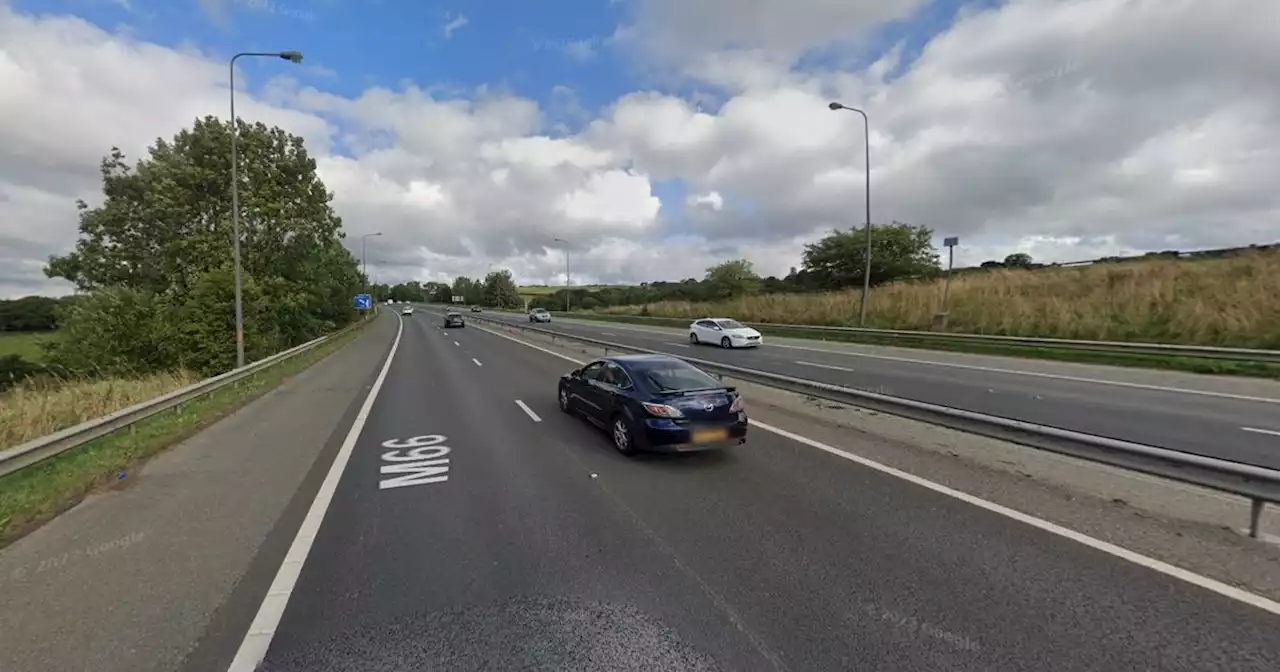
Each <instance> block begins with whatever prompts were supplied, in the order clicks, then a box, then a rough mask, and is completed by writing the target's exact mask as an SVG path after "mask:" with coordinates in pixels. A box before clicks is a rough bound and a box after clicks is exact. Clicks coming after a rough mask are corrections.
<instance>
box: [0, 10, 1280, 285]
mask: <svg viewBox="0 0 1280 672" xmlns="http://www.w3.org/2000/svg"><path fill="white" fill-rule="evenodd" d="M694 4H697V6H696V7H695V6H694ZM719 4H721V0H715V1H713V2H710V3H692V4H691V3H687V2H680V3H677V2H675V0H637V1H636V10H635V15H634V17H633V19H632V20H631V21H630V23H629V25H628V27H626V28H625V29H624V30H622V31H620V32H619V36H618V37H619V40H621V41H623V42H627V43H628V44H631V45H633V46H636V47H639V48H642V53H649V54H650V56H653V55H654V54H653V52H652V50H653V49H654V48H656V47H657V46H658V45H666V46H668V47H670V49H668V50H667V51H666V52H664V54H665V56H664V58H666V59H667V60H666V61H653V63H655V64H657V65H660V66H662V67H667V66H675V67H677V68H678V69H679V70H680V72H681V73H682V74H683V76H685V77H689V78H693V80H694V81H693V86H691V87H687V88H686V89H682V90H690V91H698V94H697V95H696V97H695V96H694V94H690V97H689V98H688V99H681V98H679V97H675V96H672V95H667V94H664V93H661V92H658V91H644V92H635V93H631V94H628V95H625V96H622V97H621V98H619V99H618V100H616V101H615V102H614V103H613V104H612V105H610V106H609V107H608V108H607V109H606V110H605V111H604V112H603V113H602V115H601V116H599V117H598V118H595V119H594V120H593V119H591V116H592V115H591V113H589V112H588V111H587V110H585V109H583V108H582V106H581V105H579V104H578V102H577V100H578V99H577V96H576V95H575V93H574V92H573V90H572V89H570V88H568V87H567V86H561V87H557V89H556V90H555V91H554V92H547V93H548V94H549V102H548V104H547V105H546V106H539V105H538V104H536V103H534V102H533V101H531V100H528V99H525V98H520V97H516V96H512V95H510V94H507V93H504V92H501V91H495V90H490V89H484V88H481V89H478V90H475V91H470V92H465V94H466V95H463V96H458V95H453V94H452V93H450V95H445V94H442V93H441V92H438V91H433V90H428V89H423V88H420V87H418V86H414V85H407V86H400V87H397V88H396V89H394V90H392V89H386V88H371V89H368V90H365V91H364V92H363V93H361V94H360V95H359V96H357V97H354V98H351V97H344V96H341V95H337V94H334V93H330V92H326V91H324V90H322V89H318V88H316V87H314V86H305V85H302V84H299V83H298V82H296V81H294V80H293V79H290V77H291V73H293V72H295V71H294V70H291V69H290V66H289V65H288V64H283V65H281V66H279V67H280V73H279V74H280V77H279V78H278V79H277V80H275V81H273V82H271V83H270V86H267V87H263V86H262V84H263V82H260V81H257V80H256V78H251V77H249V76H248V75H247V74H246V73H243V72H242V73H241V74H240V75H239V76H238V77H237V83H238V85H242V86H243V84H244V82H245V81H246V80H249V81H248V84H249V85H250V88H249V89H244V90H242V91H241V92H240V93H239V94H238V96H237V112H238V113H239V114H240V115H241V116H243V117H245V118H249V119H258V120H262V121H264V122H266V123H269V124H279V125H281V126H284V127H286V128H288V129H290V130H291V131H293V132H295V133H299V134H301V135H303V136H304V137H305V138H306V139H307V142H308V146H309V148H310V149H311V151H312V153H313V154H314V155H315V156H316V158H317V164H318V167H319V170H320V173H321V175H322V177H323V178H324V180H325V182H326V184H327V185H328V186H329V187H330V188H331V189H333V190H334V191H335V193H336V199H335V207H336V208H337V209H338V211H339V213H340V214H341V215H342V216H343V217H344V220H345V223H346V227H347V229H348V234H349V239H350V240H351V241H352V243H351V244H352V245H353V249H356V251H357V252H359V247H358V245H359V242H358V241H359V236H360V235H361V234H364V233H371V232H374V231H381V232H382V233H383V234H384V235H383V236H380V237H377V238H369V239H368V246H369V261H370V266H371V270H372V271H374V272H376V273H378V274H379V277H380V278H382V279H384V280H386V279H392V280H404V279H409V278H413V277H416V278H420V279H446V278H449V277H452V276H453V275H456V274H461V273H465V274H469V275H472V276H476V275H482V274H483V273H484V272H485V271H486V270H488V269H489V268H490V267H491V265H492V267H507V268H511V269H512V270H513V272H514V273H515V275H516V276H517V278H519V279H522V280H527V281H530V282H544V281H552V282H557V281H562V280H563V275H564V255H563V249H562V248H561V245H562V244H561V243H557V242H555V239H556V238H562V239H565V240H569V241H571V242H570V243H569V245H568V247H569V248H570V249H569V253H570V257H571V262H572V271H573V276H574V279H575V282H592V281H604V282H613V281H643V280H655V279H679V278H683V277H689V276H694V277H697V276H701V274H702V273H703V272H704V270H705V269H706V268H707V267H708V266H710V265H712V264H714V263H716V262H717V261H723V260H725V259H730V258H736V257H742V256H745V257H746V258H748V259H751V260H752V261H754V262H755V263H756V264H757V266H758V267H759V268H760V270H761V271H763V272H766V273H786V272H787V270H788V268H789V267H791V266H797V265H799V255H800V252H801V250H802V248H803V245H804V243H805V242H807V241H811V240H813V239H814V238H815V237H817V236H820V235H822V233H823V232H824V231H827V230H829V229H830V228H832V227H848V226H851V225H858V224H860V223H861V222H862V220H863V214H862V213H863V204H864V201H863V183H864V179H865V173H864V171H863V166H862V155H863V148H864V145H863V128H862V120H861V118H860V117H858V116H857V115H854V114H850V113H847V112H831V111H829V110H827V109H826V103H827V102H828V101H830V100H833V99H834V100H840V101H842V102H845V103H848V104H850V105H856V106H859V107H861V108H862V109H865V110H866V112H867V114H868V115H869V117H870V120H871V123H870V130H871V142H870V145H871V147H870V151H871V163H872V168H873V169H872V211H873V219H874V220H875V221H877V222H884V221H890V220H900V221H907V222H912V223H918V224H925V225H928V226H930V227H932V228H934V229H935V230H936V231H937V232H938V235H939V237H941V236H943V235H959V236H960V237H961V244H962V246H961V247H960V248H959V249H958V250H957V263H961V264H968V263H977V262H981V261H983V260H984V259H993V258H1002V257H1003V256H1004V255H1006V254H1009V253H1011V252H1016V251H1025V252H1029V253H1030V254H1032V256H1033V257H1036V258H1037V259H1041V260H1063V261H1071V260H1079V259H1088V258H1091V257H1096V256H1100V255H1106V254H1117V253H1128V252H1141V251H1146V250H1153V249H1155V250H1159V249H1170V248H1180V249H1195V248H1203V247H1214V246H1227V245H1238V244H1248V243H1251V242H1269V241H1274V240H1276V239H1280V233H1277V232H1278V231H1280V226H1277V221H1278V216H1280V192H1277V191H1276V190H1275V188H1274V177H1273V170H1272V169H1273V168H1274V167H1275V166H1276V165H1280V90H1277V89H1276V88H1275V86H1274V82H1275V81H1280V52H1277V51H1276V50H1274V49H1273V48H1272V46H1271V45H1273V44H1275V43H1276V42H1277V38H1280V3H1268V2H1258V1H1257V0H1220V1H1219V2H1215V3H1204V2H1195V1H1193V0H1159V1H1156V0H1128V1H1126V0H1057V1H1052V2H1051V1H1049V0H1012V1H1010V2H1006V3H1003V4H1002V5H1001V6H1000V7H998V8H995V9H990V10H985V11H976V10H971V11H969V12H968V13H967V14H965V15H964V16H962V17H961V18H959V19H957V21H956V22H955V24H954V25H953V26H951V27H950V28H949V29H948V30H947V31H946V32H945V33H942V34H940V35H938V36H936V37H934V38H933V39H931V40H930V41H929V42H928V44H926V45H925V46H924V48H923V49H922V50H921V52H920V53H919V55H918V57H915V59H914V60H906V59H908V55H907V49H906V48H905V46H903V45H896V46H892V47H891V48H890V49H888V50H887V51H885V52H884V53H883V54H881V55H880V56H879V57H878V59H877V58H871V59H865V58H864V59H863V60H862V61H861V62H862V63H864V64H865V63H870V65H866V66H865V67H861V68H860V69H859V68H854V67H850V66H843V67H836V66H829V67H823V68H814V67H806V68H804V69H799V68H798V67H797V66H796V65H795V64H796V62H797V61H796V59H797V58H798V57H799V56H801V55H804V54H807V53H812V52H813V50H814V49H816V48H819V47H822V46H824V45H831V44H833V43H844V44H845V45H846V46H847V45H848V44H853V47H854V49H855V51H856V50H857V49H862V48H864V47H866V45H867V44H870V42H869V41H868V40H869V39H870V38H871V37H872V36H874V35H875V34H876V33H875V30H876V28H877V26H881V25H882V24H883V23H884V22H885V21H886V20H892V19H900V18H902V17H906V16H910V15H911V14H912V13H913V12H915V11H918V10H919V8H920V5H921V4H922V3H920V2H915V1H914V0H902V1H900V2H879V3H873V2H861V1H857V2H854V1H850V0H841V1H836V0H825V1H823V0H795V1H794V2H790V3H786V4H785V5H778V4H777V3H764V2H750V3H746V4H743V3H741V2H735V3H734V7H735V8H736V9H734V11H728V12H724V11H719V10H717V7H718V6H719ZM205 5H206V6H207V8H209V9H219V8H221V9H225V8H226V5H225V4H224V3H211V2H206V3H205ZM775 8H778V9H775ZM716 17H718V18H716ZM713 18H716V20H712V19H713ZM691 34H697V35H699V39H698V40H693V41H692V42H691V43H690V44H691V45H692V46H690V44H685V45H684V46H681V44H682V40H685V39H686V38H687V37H688V36H689V35H691ZM852 40H859V41H858V42H851V41H852ZM628 41H629V42H628ZM0 45H3V46H0V118H3V119H5V123H4V124H0V268H3V269H5V270H4V272H3V273H0V294H3V295H12V294H18V293H24V292H30V291H57V289H58V288H59V287H62V285H58V284H57V283H50V282H49V281H46V280H45V279H44V278H43V276H42V274H41V272H40V268H41V266H42V264H43V261H44V259H45V257H46V256H47V255H48V254H51V253H56V252H61V251H64V250H66V249H68V248H69V247H70V246H71V245H72V244H73V243H74V240H75V234H76V219H75V209H74V205H73V204H74V199H75V198H86V199H87V200H89V201H90V202H93V201H94V200H95V199H96V198H99V197H98V195H97V192H98V188H99V185H98V175H97V164H98V160H99V159H100V157H101V156H102V155H103V154H105V153H107V152H108V151H109V149H110V147H111V146H112V145H118V146H120V147H121V148H122V149H123V150H124V151H126V152H127V153H128V154H129V155H130V156H132V157H138V156H140V155H142V154H143V152H144V150H145V147H146V146H147V145H148V144H149V143H150V142H152V141H154V139H155V138H157V137H167V136H171V135H172V134H173V133H175V132H177V131H178V130H179V129H181V128H183V127H186V126H189V125H190V124H191V121H192V120H193V119H194V118H195V117H197V116H203V115H206V114H217V115H220V116H225V115H226V99H227V90H226V86H227V82H226V74H225V64H224V63H223V62H222V61H221V60H220V59H214V58H211V57H209V56H207V55H205V54H203V53H200V52H198V51H194V50H185V51H175V50H171V49H167V48H164V47H160V46H157V45H152V44H147V43H144V42H139V41H137V40H136V39H134V38H131V37H129V36H127V35H125V34H119V33H110V32H105V31H103V30H102V29H100V28H98V27H95V26H92V25H90V24H87V23H85V22H83V21H79V20H76V19H72V18H67V17H56V16H45V17H41V18H35V17H33V16H31V15H25V14H20V13H17V12H16V11H15V10H12V9H8V8H0ZM646 50H647V51H646ZM820 62H821V61H820ZM327 65H330V66H333V67H337V68H338V69H339V70H340V69H341V64H334V63H331V64H327ZM248 72H249V73H255V72H260V70H258V69H257V68H253V69H251V70H248ZM318 81H323V80H318ZM566 84H572V82H567V83H566ZM249 91H255V92H259V93H258V94H257V95H251V94H250V93H249ZM707 91H712V92H713V93H707ZM565 120H570V121H572V123H573V124H574V125H575V127H577V126H579V125H583V124H585V125H583V126H581V127H582V129H583V130H581V132H579V133H576V134H570V133H568V132H567V129H566V128H565V126H564V125H561V122H563V121H565ZM667 180H679V181H680V182H681V183H682V184H683V185H685V186H686V187H687V190H688V196H687V197H685V198H684V199H683V201H682V202H674V203H665V204H664V203H661V202H660V201H659V199H658V197H657V196H656V195H655V193H654V191H653V188H652V186H651V185H652V183H654V182H657V181H667ZM671 214H677V215H679V216H678V217H671V218H668V215H671ZM676 232H679V233H676Z"/></svg>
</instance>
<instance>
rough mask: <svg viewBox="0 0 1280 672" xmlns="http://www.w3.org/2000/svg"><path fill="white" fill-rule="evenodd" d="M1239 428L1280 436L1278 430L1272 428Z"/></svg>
mask: <svg viewBox="0 0 1280 672" xmlns="http://www.w3.org/2000/svg"><path fill="white" fill-rule="evenodd" d="M1240 429H1243V430H1244V431H1246V432H1253V433H1255V434H1270V435H1271V436H1280V431H1276V430H1274V429H1258V428H1257V427H1241V428H1240Z"/></svg>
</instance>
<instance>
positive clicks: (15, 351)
mask: <svg viewBox="0 0 1280 672" xmlns="http://www.w3.org/2000/svg"><path fill="white" fill-rule="evenodd" d="M56 337H57V335H56V333H55V332H51V331H50V332H44V331H36V332H16V333H0V357H3V356H5V355H18V356H20V357H22V358H23V359H25V360H27V361H28V362H40V361H44V348H41V347H40V345H41V344H42V343H47V342H49V341H50V340H53V339H54V338H56Z"/></svg>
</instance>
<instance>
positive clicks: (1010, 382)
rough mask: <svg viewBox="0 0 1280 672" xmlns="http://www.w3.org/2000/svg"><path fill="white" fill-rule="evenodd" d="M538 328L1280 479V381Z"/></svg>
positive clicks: (592, 328) (644, 331) (585, 324)
mask: <svg viewBox="0 0 1280 672" xmlns="http://www.w3.org/2000/svg"><path fill="white" fill-rule="evenodd" d="M485 317H488V318H493V319H500V320H503V321H506V322H511V323H513V324H521V325H524V326H531V325H529V322H528V318H526V317H525V316H524V315H511V314H504V313H485ZM532 326H537V327H539V328H543V329H550V330H552V331H558V332H560V333H564V334H569V335H576V336H585V337H587V338H594V339H597V340H601V341H611V342H614V343H619V344H622V345H632V346H636V347H641V348H648V349H650V350H658V351H662V352H667V353H670V354H672V355H676V356H678V357H691V358H695V359H705V360H709V361H715V362H720V363H724V364H729V365H733V366H741V367H745V368H748V369H755V370H758V371H766V372H769V373H777V374H781V375H786V376H792V377H795V378H804V379H807V380H815V381H819V382H823V383H830V384H834V385H843V386H846V387H852V388H855V389H860V390H867V391H871V392H879V393H881V394H887V395H890V396H895V397H902V398H905V399H914V400H916V401H924V402H928V403H932V404H938V405H941V406H949V407H951V408H960V409H964V410H968V411H976V412H979V413H986V414H988V415H996V416H1000V417H1005V418H1012V419H1015V420H1022V421H1025V422H1032V423H1036V424H1041V425H1048V426H1051V427H1059V428H1062V429H1070V430H1074V431H1077V432H1084V433H1086V434H1094V435H1098V436H1105V437H1110V438H1113V439H1122V440H1125V441H1132V442H1135V443H1143V444H1147V445H1151V446H1157V447H1160V448H1168V449H1170V450H1179V451H1183V452H1188V453H1195V454H1198V455H1206V456H1209V457H1216V458H1220V459H1224V460H1232V461H1235V462H1243V463H1246V464H1254V465H1258V466H1263V467H1269V468H1271V469H1280V385H1277V384H1275V383H1274V382H1273V381H1262V380H1244V381H1238V383H1237V384H1238V385H1239V386H1240V387H1247V388H1251V389H1261V390H1263V391H1264V392H1265V393H1264V394H1262V395H1251V394H1231V393H1227V392H1220V391H1219V392H1213V391H1208V390H1206V389H1204V388H1206V387H1208V386H1205V385H1197V384H1195V383H1196V382H1198V381H1196V380H1195V379H1197V378H1202V379H1208V380H1213V381H1214V382H1219V381H1220V380H1221V377H1211V376H1196V375H1194V374H1183V375H1178V376H1177V379H1178V380H1179V381H1181V382H1179V383H1178V384H1177V385H1176V386H1168V385H1158V386H1149V387H1143V386H1141V385H1138V386H1134V385H1132V384H1125V382H1126V379H1136V378H1139V377H1140V376H1143V375H1144V374H1148V375H1149V372H1146V371H1142V372H1138V371H1134V370H1132V369H1124V368H1120V367H1102V366H1083V365H1067V366H1068V367H1070V369H1071V370H1073V371H1074V373H1073V374H1071V375H1070V376H1053V375H1043V374H1040V373H1036V370H1037V368H1042V367H1032V366H1028V363H1029V362H1028V361H1027V360H1019V359H1016V358H994V357H985V358H981V361H988V362H998V366H995V367H991V366H971V365H970V366H964V365H961V366H957V365H956V364H957V363H958V361H957V360H960V359H961V358H963V357H964V356H963V355H961V356H959V357H956V356H954V355H951V353H939V352H930V351H924V350H922V351H918V353H916V354H896V355H892V356H887V357H886V356H884V355H875V354H873V353H875V352H877V351H879V352H885V353H886V354H888V353H889V352H895V353H902V352H903V350H902V349H901V348H892V349H888V348H886V349H877V348H867V347H861V348H858V349H857V350H854V349H850V348H849V347H848V346H847V345H844V344H827V343H822V342H820V341H810V342H809V345H807V346H806V345H804V341H801V340H799V339H782V340H781V341H779V339H777V338H772V337H770V336H765V337H764V344H763V345H761V346H760V347H759V348H755V349H748V348H744V349H737V350H724V349H722V348H719V347H716V346H711V345H702V346H691V345H689V343H688V332H687V331H677V330H663V329H653V328H646V327H637V326H633V325H626V324H614V323H605V322H590V321H586V320H573V321H556V322H553V323H550V324H538V325H532ZM856 353H865V354H862V355H859V354H856ZM905 360H911V361H905ZM929 360H933V361H929ZM970 361H973V360H972V359H970ZM1032 364H1040V365H1043V364H1045V363H1044V362H1033V363H1032ZM1063 368H1066V367H1063ZM1105 380H1110V381H1118V383H1119V384H1116V382H1111V383H1107V382H1104V381H1105ZM1188 383H1190V384H1188ZM1229 384H1230V383H1228V385H1229ZM1219 386H1220V387H1221V386H1222V385H1221V384H1219ZM1152 388H1160V389H1152ZM1258 397H1262V398H1258Z"/></svg>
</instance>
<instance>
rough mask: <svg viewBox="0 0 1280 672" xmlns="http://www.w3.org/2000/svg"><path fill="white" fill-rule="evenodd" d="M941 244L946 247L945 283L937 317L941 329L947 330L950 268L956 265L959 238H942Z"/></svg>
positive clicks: (949, 305) (949, 310) (949, 300)
mask: <svg viewBox="0 0 1280 672" xmlns="http://www.w3.org/2000/svg"><path fill="white" fill-rule="evenodd" d="M942 244H943V245H945V246H946V247H947V281H946V283H945V284H944V285H943V286H942V314H941V315H940V316H939V318H940V320H941V323H942V328H943V329H946V328H947V319H948V317H949V316H950V314H951V268H952V267H953V266H955V263H956V246H957V245H959V244H960V237H959V236H951V237H950V238H943V239H942Z"/></svg>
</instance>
